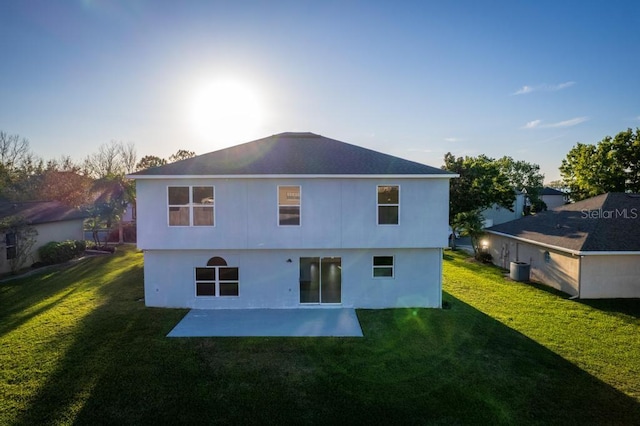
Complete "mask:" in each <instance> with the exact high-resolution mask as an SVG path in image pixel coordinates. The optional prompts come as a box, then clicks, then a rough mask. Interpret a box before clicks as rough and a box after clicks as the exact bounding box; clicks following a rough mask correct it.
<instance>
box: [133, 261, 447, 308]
mask: <svg viewBox="0 0 640 426" xmlns="http://www.w3.org/2000/svg"><path fill="white" fill-rule="evenodd" d="M214 256H219V257H222V258H223V259H224V260H225V261H226V262H227V265H228V266H235V267H238V268H239V295H238V296H228V297H196V296H195V278H194V270H195V268H196V267H201V266H205V265H206V264H207V261H208V259H210V258H212V257H214ZM373 256H394V277H393V278H379V277H378V278H374V277H373V268H372V262H373ZM300 257H340V258H341V270H342V301H341V305H340V306H343V307H354V308H393V307H440V306H441V276H442V274H441V269H440V267H441V259H442V251H441V249H366V250H365V249H361V250H355V249H317V250H288V249H286V250H285V249H278V250H146V251H145V253H144V276H145V303H146V305H147V306H156V307H175V308H198V309H247V308H300V307H309V308H313V307H319V306H328V305H319V304H300V285H299V280H300V266H299V259H300ZM288 259H291V262H287V260H288Z"/></svg>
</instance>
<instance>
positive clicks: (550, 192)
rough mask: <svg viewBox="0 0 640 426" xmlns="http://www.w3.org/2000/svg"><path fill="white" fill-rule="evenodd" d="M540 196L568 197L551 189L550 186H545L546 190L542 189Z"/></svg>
mask: <svg viewBox="0 0 640 426" xmlns="http://www.w3.org/2000/svg"><path fill="white" fill-rule="evenodd" d="M540 195H562V196H564V195H566V194H565V193H564V192H562V191H558V190H557V189H555V188H551V187H549V186H545V187H544V188H542V191H540Z"/></svg>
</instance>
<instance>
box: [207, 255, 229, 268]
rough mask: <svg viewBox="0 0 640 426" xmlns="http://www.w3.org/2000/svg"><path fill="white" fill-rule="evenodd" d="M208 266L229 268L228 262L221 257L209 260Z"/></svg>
mask: <svg viewBox="0 0 640 426" xmlns="http://www.w3.org/2000/svg"><path fill="white" fill-rule="evenodd" d="M207 266H227V261H226V260H224V259H223V258H221V257H218V256H215V257H212V258H211V259H209V261H208V262H207Z"/></svg>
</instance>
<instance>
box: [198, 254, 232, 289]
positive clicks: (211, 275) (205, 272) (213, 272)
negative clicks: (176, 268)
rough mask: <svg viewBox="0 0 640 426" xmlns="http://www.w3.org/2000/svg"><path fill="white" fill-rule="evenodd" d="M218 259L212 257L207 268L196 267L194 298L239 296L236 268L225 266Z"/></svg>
mask: <svg viewBox="0 0 640 426" xmlns="http://www.w3.org/2000/svg"><path fill="white" fill-rule="evenodd" d="M226 264H227V262H225V261H224V259H222V258H220V257H213V258H211V259H209V262H207V266H203V267H196V296H208V297H218V296H221V297H224V296H237V295H238V294H239V279H238V277H239V273H238V268H237V267H230V266H226Z"/></svg>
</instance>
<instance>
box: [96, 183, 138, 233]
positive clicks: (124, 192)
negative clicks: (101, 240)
mask: <svg viewBox="0 0 640 426" xmlns="http://www.w3.org/2000/svg"><path fill="white" fill-rule="evenodd" d="M92 191H93V192H94V193H96V194H98V196H97V198H96V200H95V201H94V204H93V207H92V209H91V212H92V217H93V219H94V220H95V223H94V224H93V225H94V226H96V227H97V224H98V223H100V224H103V225H104V227H106V228H107V229H108V230H109V231H110V230H111V229H112V227H113V225H114V224H116V223H117V224H118V230H119V242H120V243H122V242H123V229H122V222H121V219H122V216H123V215H124V213H125V212H126V209H127V207H128V206H129V205H130V204H134V203H135V184H134V182H133V181H132V180H130V179H127V178H125V177H124V175H116V176H110V177H105V178H102V179H97V180H96V181H94V183H93V187H92ZM94 238H95V237H94ZM106 243H107V242H106V241H105V245H106Z"/></svg>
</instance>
